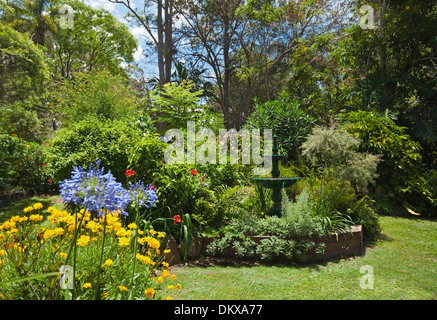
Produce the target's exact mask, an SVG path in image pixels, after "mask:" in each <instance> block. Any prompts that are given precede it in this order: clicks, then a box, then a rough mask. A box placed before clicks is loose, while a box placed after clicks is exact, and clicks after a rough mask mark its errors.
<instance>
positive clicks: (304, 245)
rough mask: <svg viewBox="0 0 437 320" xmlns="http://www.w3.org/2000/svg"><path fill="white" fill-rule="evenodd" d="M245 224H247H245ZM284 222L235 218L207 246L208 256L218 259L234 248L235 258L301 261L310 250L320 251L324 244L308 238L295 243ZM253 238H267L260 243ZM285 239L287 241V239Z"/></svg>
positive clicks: (269, 218) (271, 218)
mask: <svg viewBox="0 0 437 320" xmlns="http://www.w3.org/2000/svg"><path fill="white" fill-rule="evenodd" d="M246 222H247V223H246ZM288 227H289V225H288V222H287V221H286V220H285V219H282V218H278V217H268V218H266V219H250V218H249V217H248V216H246V217H244V218H240V219H235V220H233V221H232V222H231V224H230V225H227V226H225V227H223V228H222V229H221V233H222V234H223V236H222V237H220V238H216V239H214V240H213V241H212V242H211V243H210V244H209V245H208V247H207V251H206V252H207V254H209V255H212V256H220V255H224V254H226V252H227V251H228V250H229V249H233V250H234V252H235V255H236V257H237V258H254V257H257V258H259V259H261V260H263V261H273V260H274V261H286V262H290V261H295V260H298V261H304V260H305V258H306V254H307V253H308V252H309V251H310V250H313V249H314V250H316V252H321V250H322V249H323V248H322V247H323V245H316V244H315V243H314V242H313V241H311V240H308V239H303V240H295V239H291V238H289V237H290V236H291V233H292V232H290V230H289V229H288ZM252 235H270V238H267V239H262V240H261V241H260V242H259V243H257V242H255V241H254V240H252V238H251V236H252ZM287 236H288V238H287Z"/></svg>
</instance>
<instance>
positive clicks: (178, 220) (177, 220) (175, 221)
mask: <svg viewBox="0 0 437 320" xmlns="http://www.w3.org/2000/svg"><path fill="white" fill-rule="evenodd" d="M173 220H174V223H181V222H182V220H181V216H180V215H178V214H177V215H175V216H174V217H173Z"/></svg>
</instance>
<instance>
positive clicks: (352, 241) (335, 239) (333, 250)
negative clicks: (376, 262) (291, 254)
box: [201, 225, 365, 262]
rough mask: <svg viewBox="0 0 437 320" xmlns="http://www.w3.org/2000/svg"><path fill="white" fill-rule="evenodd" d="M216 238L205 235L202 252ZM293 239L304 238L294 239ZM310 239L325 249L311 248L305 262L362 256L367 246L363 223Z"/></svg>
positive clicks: (231, 252)
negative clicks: (319, 251)
mask: <svg viewBox="0 0 437 320" xmlns="http://www.w3.org/2000/svg"><path fill="white" fill-rule="evenodd" d="M269 238H270V236H252V237H251V239H252V240H253V241H255V242H256V243H259V242H260V241H261V240H263V239H269ZM214 239H215V238H211V237H204V238H203V239H202V250H201V252H202V253H205V252H206V250H207V248H208V245H209V244H210V243H211V242H212V241H213V240H214ZM293 240H303V239H302V238H300V239H297V238H296V239H293ZM308 240H310V241H313V242H314V243H316V244H320V243H323V244H324V245H325V249H324V252H323V253H316V252H315V251H314V250H311V251H310V252H308V253H307V255H306V260H305V262H314V261H320V260H324V259H328V258H341V257H344V256H360V255H363V254H364V251H365V247H364V241H363V228H362V226H361V225H357V226H351V230H346V231H343V232H340V233H338V234H335V233H332V234H331V235H329V236H321V237H309V238H308ZM224 255H225V256H227V257H233V256H235V250H234V249H233V248H228V249H227V250H226V252H225V254H224Z"/></svg>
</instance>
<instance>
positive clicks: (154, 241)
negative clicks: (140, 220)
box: [145, 237, 161, 249]
mask: <svg viewBox="0 0 437 320" xmlns="http://www.w3.org/2000/svg"><path fill="white" fill-rule="evenodd" d="M145 240H146V242H147V244H148V245H149V247H151V248H153V249H159V247H160V246H161V243H160V242H159V241H158V240H157V239H155V238H152V237H146V238H145Z"/></svg>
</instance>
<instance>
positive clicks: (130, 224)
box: [127, 222, 137, 229]
mask: <svg viewBox="0 0 437 320" xmlns="http://www.w3.org/2000/svg"><path fill="white" fill-rule="evenodd" d="M127 227H128V228H129V229H136V228H137V225H136V224H135V223H134V222H132V223H129V224H128V226H127Z"/></svg>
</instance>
